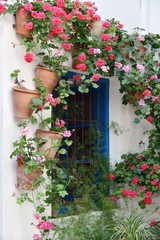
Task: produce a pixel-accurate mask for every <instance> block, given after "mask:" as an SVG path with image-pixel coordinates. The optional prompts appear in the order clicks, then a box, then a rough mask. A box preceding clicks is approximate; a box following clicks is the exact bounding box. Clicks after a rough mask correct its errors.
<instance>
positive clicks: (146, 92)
mask: <svg viewBox="0 0 160 240" xmlns="http://www.w3.org/2000/svg"><path fill="white" fill-rule="evenodd" d="M143 95H144V96H145V97H150V95H151V91H149V90H148V89H146V90H144V92H143Z"/></svg>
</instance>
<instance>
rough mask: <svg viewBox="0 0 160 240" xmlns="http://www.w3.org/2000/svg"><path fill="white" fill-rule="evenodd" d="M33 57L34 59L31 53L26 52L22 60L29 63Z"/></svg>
mask: <svg viewBox="0 0 160 240" xmlns="http://www.w3.org/2000/svg"><path fill="white" fill-rule="evenodd" d="M33 59H34V55H33V53H26V55H25V56H24V60H25V61H26V62H28V63H31V62H32V61H33Z"/></svg>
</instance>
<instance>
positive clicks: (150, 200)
mask: <svg viewBox="0 0 160 240" xmlns="http://www.w3.org/2000/svg"><path fill="white" fill-rule="evenodd" d="M143 202H144V203H145V204H148V205H149V204H151V203H152V198H150V197H145V198H144V199H143Z"/></svg>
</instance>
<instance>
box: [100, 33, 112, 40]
mask: <svg viewBox="0 0 160 240" xmlns="http://www.w3.org/2000/svg"><path fill="white" fill-rule="evenodd" d="M101 39H102V40H103V41H110V40H111V36H110V34H107V33H102V35H101Z"/></svg>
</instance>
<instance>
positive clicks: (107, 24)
mask: <svg viewBox="0 0 160 240" xmlns="http://www.w3.org/2000/svg"><path fill="white" fill-rule="evenodd" d="M102 26H103V27H104V28H109V27H110V22H108V21H105V22H103V23H102Z"/></svg>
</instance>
